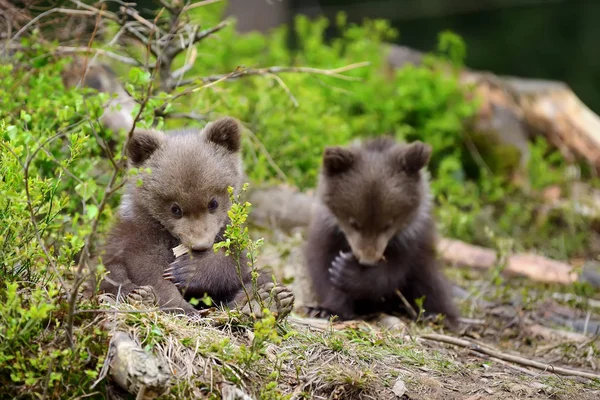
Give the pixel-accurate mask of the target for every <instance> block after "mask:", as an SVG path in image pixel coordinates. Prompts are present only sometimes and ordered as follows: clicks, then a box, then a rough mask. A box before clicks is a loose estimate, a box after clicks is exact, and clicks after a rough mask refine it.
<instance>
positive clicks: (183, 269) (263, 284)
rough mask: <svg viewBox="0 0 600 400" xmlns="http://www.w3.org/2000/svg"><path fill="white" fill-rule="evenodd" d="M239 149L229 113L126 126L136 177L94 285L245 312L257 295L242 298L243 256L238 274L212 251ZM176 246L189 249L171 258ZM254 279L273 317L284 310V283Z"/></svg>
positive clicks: (163, 301)
mask: <svg viewBox="0 0 600 400" xmlns="http://www.w3.org/2000/svg"><path fill="white" fill-rule="evenodd" d="M240 147H241V133H240V125H239V123H238V122H237V121H236V120H235V119H233V118H229V117H225V118H221V119H219V120H217V121H214V122H211V123H209V124H208V125H207V126H206V127H205V128H204V129H203V130H197V129H183V130H177V131H171V132H167V133H163V132H159V131H154V130H135V131H134V132H133V135H132V136H131V138H130V140H129V142H128V144H127V148H126V152H127V155H128V158H129V162H130V167H132V168H138V175H137V176H134V177H133V179H131V180H130V181H129V182H128V184H127V188H126V193H125V194H124V195H123V198H122V200H121V205H120V209H119V218H118V220H117V222H116V224H115V225H114V227H113V228H112V230H111V232H110V234H109V236H108V239H107V243H106V245H105V247H104V253H103V261H104V265H105V266H106V268H107V270H108V271H109V274H108V275H107V276H106V278H105V279H104V280H103V281H102V282H101V284H100V289H101V291H104V292H108V293H112V294H114V295H115V296H122V297H127V298H129V299H133V300H141V301H144V302H149V301H152V302H156V303H158V305H159V306H160V307H161V308H165V309H173V308H174V309H181V310H183V311H184V312H186V313H195V312H196V310H195V308H194V307H193V306H192V305H191V304H190V303H189V300H190V299H191V298H192V297H194V298H197V299H200V298H202V297H203V296H204V295H205V294H208V295H209V296H210V297H211V298H212V300H213V301H214V302H215V303H216V304H219V305H224V306H228V307H240V308H241V310H242V311H243V312H246V313H249V311H250V309H249V305H251V304H253V303H254V304H256V298H251V299H248V298H247V296H246V291H247V292H248V293H252V290H251V274H250V271H249V268H248V265H247V260H246V259H245V258H244V257H241V258H242V259H241V260H240V264H241V273H242V274H241V275H242V278H241V279H240V277H239V275H238V272H237V268H238V267H237V263H236V261H235V260H234V258H233V257H230V256H226V255H225V250H224V249H221V250H220V251H219V252H217V253H215V252H214V251H213V249H212V246H213V244H214V242H215V241H219V240H223V233H224V229H225V227H226V225H227V223H228V222H229V219H228V215H227V212H228V210H229V209H230V207H231V202H230V198H229V193H228V187H229V186H231V187H233V188H234V190H235V192H236V193H237V191H238V190H239V189H240V187H241V185H242V182H243V179H244V177H243V171H242V158H241V152H240ZM180 244H183V245H185V246H186V247H187V248H189V249H191V251H190V252H188V253H187V254H185V255H182V256H180V257H178V258H175V256H174V254H173V251H172V249H173V248H174V247H177V246H178V245H180ZM244 254H245V252H244ZM258 284H259V290H258V291H257V293H256V294H258V295H259V296H260V297H261V298H262V299H263V300H265V299H267V298H268V297H269V293H274V296H273V299H272V300H274V301H272V302H271V304H270V305H269V308H271V310H272V311H273V312H275V313H277V314H278V316H279V317H283V316H285V315H286V314H288V313H289V312H290V311H291V309H292V307H293V302H294V296H293V294H292V293H291V292H290V291H289V290H287V288H285V287H283V286H279V285H277V286H275V285H274V284H273V282H272V280H271V278H270V275H269V274H267V273H266V272H261V274H260V276H259V278H258ZM252 311H254V313H255V315H259V314H260V310H257V309H256V308H254V310H252Z"/></svg>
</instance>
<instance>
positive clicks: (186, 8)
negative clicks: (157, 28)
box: [161, 0, 221, 14]
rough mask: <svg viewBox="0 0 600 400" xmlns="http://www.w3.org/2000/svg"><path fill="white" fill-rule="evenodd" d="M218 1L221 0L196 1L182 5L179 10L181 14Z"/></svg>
mask: <svg viewBox="0 0 600 400" xmlns="http://www.w3.org/2000/svg"><path fill="white" fill-rule="evenodd" d="M220 1H221V0H204V1H199V2H197V3H193V4H188V5H187V6H185V7H183V10H181V13H182V14H183V13H186V12H188V11H190V10H193V9H194V8H198V7H203V6H207V5H209V4H213V3H218V2H220ZM161 2H162V1H161ZM163 4H164V3H163Z"/></svg>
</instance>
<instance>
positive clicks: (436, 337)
mask: <svg viewBox="0 0 600 400" xmlns="http://www.w3.org/2000/svg"><path fill="white" fill-rule="evenodd" d="M419 337H420V338H422V339H426V340H432V341H435V342H442V343H448V344H452V345H455V346H459V347H464V348H466V349H469V350H471V351H474V352H476V353H480V354H485V355H488V356H490V357H495V358H498V359H500V360H504V361H509V362H512V363H515V364H519V365H524V366H527V367H532V368H537V369H540V370H543V371H549V372H554V373H556V374H559V375H565V376H579V377H582V378H588V379H600V375H599V374H594V373H592V372H586V371H579V370H576V369H570V368H563V367H555V366H553V365H550V364H545V363H543V362H539V361H533V360H529V359H527V358H523V357H519V356H514V355H512V354H506V353H502V352H500V351H497V350H494V349H491V348H489V349H488V348H485V347H482V346H480V345H478V344H475V343H473V342H471V341H468V340H464V339H458V338H454V337H452V336H447V335H440V334H427V335H421V336H419Z"/></svg>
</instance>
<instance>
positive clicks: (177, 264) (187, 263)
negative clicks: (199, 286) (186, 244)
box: [163, 253, 198, 288]
mask: <svg viewBox="0 0 600 400" xmlns="http://www.w3.org/2000/svg"><path fill="white" fill-rule="evenodd" d="M197 269H198V268H197V264H194V263H193V262H191V259H190V254H189V253H188V254H184V255H183V256H180V257H178V258H176V259H175V261H173V262H172V263H171V264H169V267H168V268H167V269H165V271H164V272H163V278H164V279H166V280H168V281H170V282H173V284H174V285H175V286H177V287H178V288H181V287H182V286H184V285H186V284H189V282H190V281H191V280H192V279H193V277H194V274H196V272H197Z"/></svg>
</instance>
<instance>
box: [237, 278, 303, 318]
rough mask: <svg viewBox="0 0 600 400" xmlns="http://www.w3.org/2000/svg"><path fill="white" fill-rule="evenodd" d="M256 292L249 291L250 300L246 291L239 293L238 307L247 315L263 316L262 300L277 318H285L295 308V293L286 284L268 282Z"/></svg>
mask: <svg viewBox="0 0 600 400" xmlns="http://www.w3.org/2000/svg"><path fill="white" fill-rule="evenodd" d="M256 292H257V293H256V294H255V295H252V294H251V293H249V295H250V301H248V298H247V297H246V294H245V293H241V294H240V295H238V297H239V298H240V299H239V300H238V301H236V303H237V304H238V307H237V308H238V309H239V310H240V311H241V312H242V313H243V314H245V315H246V316H249V317H256V318H262V317H263V313H262V308H261V304H260V303H261V302H262V305H263V306H264V307H266V308H267V309H269V311H270V312H271V313H273V315H275V317H276V318H277V320H283V319H284V318H285V317H287V316H288V314H289V313H290V312H291V311H292V309H293V308H294V300H295V297H294V294H293V293H292V292H291V291H290V290H289V289H288V288H287V287H286V286H283V285H279V284H277V285H275V284H274V283H273V282H267V283H264V284H262V285H261V286H259V287H258V289H257V291H256ZM257 296H258V298H257ZM259 299H260V300H259Z"/></svg>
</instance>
